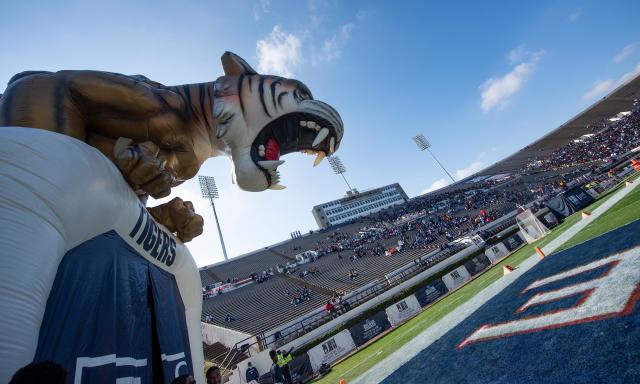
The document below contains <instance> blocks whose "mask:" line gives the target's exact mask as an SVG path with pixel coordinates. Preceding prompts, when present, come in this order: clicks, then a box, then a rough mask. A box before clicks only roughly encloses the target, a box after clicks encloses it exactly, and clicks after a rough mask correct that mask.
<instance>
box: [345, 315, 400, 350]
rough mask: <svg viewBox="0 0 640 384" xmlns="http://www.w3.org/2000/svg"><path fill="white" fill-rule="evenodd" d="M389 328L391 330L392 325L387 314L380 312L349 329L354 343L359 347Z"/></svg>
mask: <svg viewBox="0 0 640 384" xmlns="http://www.w3.org/2000/svg"><path fill="white" fill-rule="evenodd" d="M389 328H391V323H389V319H387V314H386V313H385V312H384V311H380V312H376V313H375V314H374V315H373V316H371V317H369V318H368V319H366V320H364V321H361V322H359V323H358V324H356V325H354V326H353V327H351V328H349V332H350V333H351V337H352V338H353V342H354V343H355V344H356V346H357V347H359V346H361V345H363V344H365V343H366V342H367V341H369V340H371V339H373V338H374V337H376V336H378V335H379V334H381V333H382V332H384V331H386V330H387V329H389Z"/></svg>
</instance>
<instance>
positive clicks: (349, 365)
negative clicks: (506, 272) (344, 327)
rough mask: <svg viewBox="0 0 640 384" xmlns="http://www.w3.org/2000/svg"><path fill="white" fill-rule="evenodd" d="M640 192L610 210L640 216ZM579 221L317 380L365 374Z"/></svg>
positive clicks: (574, 217)
mask: <svg viewBox="0 0 640 384" xmlns="http://www.w3.org/2000/svg"><path fill="white" fill-rule="evenodd" d="M623 186H624V184H621V185H619V186H617V187H616V188H614V189H612V190H611V191H609V192H608V193H607V194H605V195H604V196H602V197H601V198H600V199H598V200H597V201H596V202H594V203H593V204H591V205H590V206H589V207H587V208H586V210H589V211H593V210H594V209H596V208H597V207H599V206H600V205H601V204H602V203H604V202H605V201H606V200H607V199H609V198H610V197H611V196H612V195H613V192H615V191H617V190H618V189H620V188H622V187H623ZM639 191H640V189H639V190H636V191H634V192H633V193H632V194H631V195H629V196H627V197H626V198H625V199H623V200H621V201H619V202H618V203H617V204H616V205H614V207H612V208H611V209H610V211H611V212H614V211H624V212H626V211H633V212H635V216H638V215H640V213H638V212H637V211H639V210H640V194H639V193H638V192H639ZM627 198H628V200H627ZM623 202H624V203H625V206H624V207H620V205H621V204H622V203H623ZM611 215H614V214H613V213H611ZM619 216H623V217H624V219H619V220H618V219H616V220H615V223H614V222H613V221H612V220H610V221H607V222H606V224H601V223H598V225H597V228H598V230H602V231H606V230H607V229H606V228H609V227H610V226H611V225H615V226H616V227H617V226H619V225H622V224H625V223H627V222H628V221H627V220H633V214H624V215H618V216H616V217H619ZM602 217H605V215H603V216H601V217H600V218H602ZM600 218H598V219H600ZM598 219H596V220H594V222H593V223H591V224H595V223H596V222H598ZM579 220H581V213H580V212H577V213H575V214H573V215H571V216H569V217H567V218H566V219H565V220H564V221H563V222H562V224H560V225H559V226H558V227H556V228H554V230H553V231H552V232H551V233H549V234H548V235H547V236H546V237H544V238H543V239H540V240H539V241H537V242H535V243H533V244H528V245H526V246H524V247H522V248H520V249H519V250H518V251H516V252H515V253H513V254H512V255H510V256H508V257H507V258H505V259H504V260H502V261H501V262H499V263H497V264H496V265H494V266H493V267H491V268H490V269H488V270H487V271H485V272H484V273H482V274H481V275H479V276H477V277H476V278H475V279H473V280H472V281H470V282H469V283H467V284H466V285H464V286H463V287H461V288H460V289H458V290H457V291H455V292H453V293H452V294H450V295H448V296H446V297H444V298H443V299H442V300H440V301H438V302H437V303H435V304H433V305H432V306H431V307H429V308H427V309H426V310H425V311H423V312H422V313H420V314H419V315H417V316H416V317H414V318H413V319H411V320H409V321H408V322H406V323H405V324H403V325H401V326H400V327H398V328H396V329H394V330H392V331H391V332H389V333H388V334H386V335H385V336H384V337H382V338H380V339H379V340H377V341H376V342H374V343H373V344H370V345H368V346H367V347H365V348H363V349H362V350H360V351H358V352H357V353H355V354H354V355H352V356H350V357H349V358H347V359H345V360H344V361H342V362H340V363H339V364H337V365H335V366H334V367H333V368H332V371H331V372H330V373H329V374H328V375H327V376H325V377H323V378H322V379H319V380H317V381H316V382H318V383H338V381H339V380H340V378H344V379H345V380H346V381H347V382H349V381H351V380H353V379H355V378H357V377H358V376H360V375H362V374H363V373H364V372H366V371H367V370H368V369H369V368H371V367H373V366H374V365H375V364H377V363H378V362H380V361H381V360H383V359H384V358H385V357H387V356H389V355H390V354H391V353H393V352H395V351H396V350H397V349H399V348H400V347H401V346H403V345H404V344H406V343H407V342H409V341H411V339H413V337H414V336H415V335H416V334H418V333H420V332H422V331H423V330H425V329H426V328H428V327H430V326H431V325H433V324H434V323H436V322H437V321H438V320H440V319H441V318H443V317H444V316H445V315H447V314H448V313H449V312H451V311H453V310H454V309H455V308H457V307H458V306H459V305H461V304H463V303H464V302H466V301H468V300H469V299H471V298H472V297H473V296H475V295H476V294H477V293H478V292H480V291H481V290H483V289H484V288H486V287H488V286H489V285H491V284H492V283H493V282H495V281H496V280H498V279H499V278H500V277H502V276H503V272H502V266H503V265H504V264H509V265H511V266H517V265H519V264H520V263H522V262H523V261H524V260H525V259H527V258H528V257H529V256H531V255H532V254H533V253H534V252H535V251H534V247H543V246H545V245H546V244H548V243H549V242H550V241H552V240H553V239H555V238H556V237H558V236H559V235H560V234H562V233H563V232H564V231H566V230H567V229H568V228H569V227H571V226H572V225H573V224H575V223H576V222H578V221H579ZM609 223H611V224H609ZM587 228H588V227H587ZM612 228H615V227H611V229H612ZM597 233H602V232H595V231H594V232H593V233H592V234H591V235H589V236H591V237H592V236H594V234H597ZM574 237H577V236H574ZM588 238H590V237H588ZM585 240H586V238H585ZM582 241H584V240H582ZM579 242H580V241H579Z"/></svg>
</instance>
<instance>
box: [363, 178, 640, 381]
mask: <svg viewBox="0 0 640 384" xmlns="http://www.w3.org/2000/svg"><path fill="white" fill-rule="evenodd" d="M639 185H640V179H636V180H635V181H633V183H632V184H631V186H629V187H623V188H622V189H621V190H620V191H618V192H616V193H615V195H613V196H611V197H610V198H609V199H608V200H607V201H605V202H604V203H603V204H602V205H600V206H599V207H598V208H596V209H595V210H593V212H592V213H591V216H589V217H588V218H586V219H583V220H580V221H578V222H577V223H575V224H574V225H573V226H571V227H570V228H569V229H567V230H566V231H565V232H564V233H562V234H561V235H559V236H558V237H557V238H555V239H554V240H552V241H551V242H549V244H547V245H545V246H544V247H542V251H543V252H544V253H545V254H546V255H550V254H551V253H552V252H553V251H555V250H556V249H558V248H560V246H561V245H562V244H564V243H565V242H567V241H568V240H569V239H571V238H572V237H573V236H575V235H576V234H577V233H578V232H580V231H581V230H582V229H583V228H584V227H586V226H587V225H588V224H590V223H591V222H592V221H593V220H595V219H597V218H598V217H599V216H600V215H602V214H603V213H604V212H606V211H607V210H609V208H611V207H612V206H613V205H615V204H616V203H617V202H618V201H620V200H621V199H622V198H624V197H625V196H626V195H628V194H629V193H631V191H633V190H634V189H635V188H637V187H638V186H639ZM540 260H541V259H540V256H538V254H537V253H535V252H534V253H533V254H532V255H531V256H529V257H528V258H527V259H525V260H524V261H523V262H522V263H521V264H520V265H519V266H518V268H516V269H515V270H514V271H513V272H512V273H510V274H508V275H506V276H504V277H502V278H500V279H498V280H497V281H496V282H494V283H493V284H491V285H490V286H488V287H487V288H485V289H483V290H482V291H480V292H478V293H477V294H476V295H475V296H473V297H472V298H471V299H470V300H469V301H467V302H466V303H464V304H462V305H460V306H459V307H457V308H456V309H454V310H453V311H452V312H450V313H449V314H447V315H445V316H444V317H443V318H442V319H440V320H439V321H438V322H436V323H435V324H433V325H432V326H431V327H429V328H427V329H425V330H424V331H422V332H421V333H420V334H418V335H416V337H414V338H413V339H412V340H411V342H409V343H407V344H405V345H404V346H402V347H400V348H399V349H398V350H396V351H395V352H393V353H392V354H391V355H389V356H387V357H386V358H385V359H384V360H382V361H381V362H379V363H377V364H376V365H374V366H373V367H371V368H369V370H367V371H366V372H365V373H363V374H362V375H361V376H359V377H357V378H356V379H355V380H353V382H352V383H355V384H368V383H379V382H381V381H382V380H384V379H385V378H386V377H387V376H389V375H390V374H392V373H393V372H394V371H396V370H397V369H398V368H400V367H401V366H402V365H404V364H405V363H406V362H408V361H409V360H411V359H412V358H413V357H414V356H415V355H417V354H418V353H419V352H420V351H422V350H423V349H425V348H427V347H428V346H430V345H431V344H432V343H433V342H435V341H436V340H438V339H439V338H441V337H442V336H444V335H445V334H446V333H447V332H449V331H450V330H451V329H453V328H454V327H456V326H457V325H458V324H460V323H461V322H462V321H463V320H465V319H466V318H467V317H468V316H469V315H471V314H472V313H473V312H475V311H476V310H477V309H478V308H480V307H481V306H482V305H484V304H485V303H486V302H487V301H489V300H490V299H491V298H493V297H494V296H495V295H497V294H498V293H500V292H501V291H502V290H503V289H504V288H506V287H507V286H508V285H509V284H511V283H512V282H514V281H515V280H516V279H517V278H518V277H520V276H521V275H523V274H524V273H525V272H527V271H528V270H529V269H531V268H532V267H533V266H534V265H536V264H537V263H538V262H539V261H540Z"/></svg>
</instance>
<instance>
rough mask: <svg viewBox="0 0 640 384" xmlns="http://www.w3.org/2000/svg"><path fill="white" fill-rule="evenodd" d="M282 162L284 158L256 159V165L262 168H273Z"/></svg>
mask: <svg viewBox="0 0 640 384" xmlns="http://www.w3.org/2000/svg"><path fill="white" fill-rule="evenodd" d="M282 164H284V160H265V161H258V165H260V166H261V167H262V168H264V169H269V170H275V169H276V168H278V167H279V166H280V165H282Z"/></svg>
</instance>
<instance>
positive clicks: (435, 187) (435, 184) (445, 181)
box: [422, 178, 451, 195]
mask: <svg viewBox="0 0 640 384" xmlns="http://www.w3.org/2000/svg"><path fill="white" fill-rule="evenodd" d="M449 184H451V180H448V179H445V178H442V179H438V180H436V181H434V182H433V183H431V185H430V186H428V187H427V189H425V190H424V191H422V194H423V195H424V194H425V193H429V192H433V191H437V190H438V189H440V188H444V187H446V186H447V185H449Z"/></svg>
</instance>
